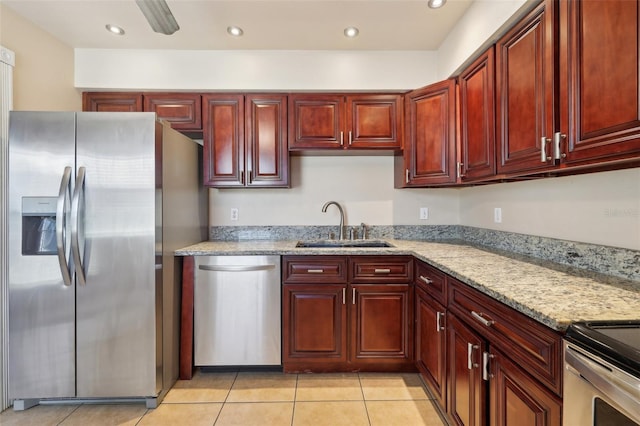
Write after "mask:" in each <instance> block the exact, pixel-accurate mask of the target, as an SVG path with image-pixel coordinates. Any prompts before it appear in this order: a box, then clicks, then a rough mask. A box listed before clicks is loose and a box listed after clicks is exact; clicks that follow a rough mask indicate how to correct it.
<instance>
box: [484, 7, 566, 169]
mask: <svg viewBox="0 0 640 426" xmlns="http://www.w3.org/2000/svg"><path fill="white" fill-rule="evenodd" d="M556 8H557V2H556V1H553V0H544V1H543V2H542V3H541V4H540V5H539V6H538V7H536V8H535V9H534V10H533V11H531V12H530V13H529V14H528V15H527V16H526V17H525V18H524V19H522V20H521V21H520V22H519V23H518V24H516V25H515V26H514V27H513V28H512V29H511V30H509V31H508V32H507V34H505V35H504V36H503V37H502V38H501V39H500V40H498V42H497V43H496V64H497V65H496V102H497V108H496V117H497V140H498V146H499V147H500V148H499V149H500V161H499V163H498V168H497V170H498V173H507V174H509V173H511V174H518V173H521V174H524V173H526V172H531V171H538V170H541V169H548V168H552V167H554V164H553V161H551V160H550V161H545V162H543V161H541V150H542V149H543V146H542V142H541V140H542V139H543V138H544V139H547V138H548V139H549V144H548V147H547V148H548V151H547V153H548V156H549V158H551V154H552V152H551V144H550V142H551V138H552V137H553V133H554V128H555V127H554V102H555V95H556V91H555V83H554V70H555V64H556V59H555V54H554V53H555V48H554V36H555V28H556V27H555V22H556V21H555V18H556V16H555V15H556V13H555V9H556Z"/></svg>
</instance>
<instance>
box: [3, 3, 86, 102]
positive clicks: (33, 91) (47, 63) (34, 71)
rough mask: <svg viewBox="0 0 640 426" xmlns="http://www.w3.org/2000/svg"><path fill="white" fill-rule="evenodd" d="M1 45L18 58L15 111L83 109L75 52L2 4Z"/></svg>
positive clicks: (15, 81)
mask: <svg viewBox="0 0 640 426" xmlns="http://www.w3.org/2000/svg"><path fill="white" fill-rule="evenodd" d="M0 44H2V45H3V46H4V47H6V48H8V49H10V50H12V51H13V52H15V54H16V65H15V68H14V72H13V81H14V85H13V88H14V92H13V108H14V109H15V110H41V111H44V110H58V111H75V110H80V109H82V95H81V92H80V91H79V90H77V89H76V88H75V87H74V83H73V75H74V59H73V55H74V52H73V49H72V48H71V47H69V46H66V45H65V44H63V43H61V42H60V41H58V40H57V39H55V38H53V37H52V36H51V35H49V34H48V33H46V32H45V31H43V30H41V29H39V28H38V27H36V26H34V25H33V24H32V23H31V22H29V21H26V20H25V19H24V18H22V17H21V16H20V15H17V14H16V13H14V12H13V11H12V10H11V9H9V8H8V7H6V6H3V5H2V3H0Z"/></svg>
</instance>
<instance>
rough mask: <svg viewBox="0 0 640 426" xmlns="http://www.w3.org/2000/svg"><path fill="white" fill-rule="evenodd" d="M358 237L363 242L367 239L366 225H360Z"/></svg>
mask: <svg viewBox="0 0 640 426" xmlns="http://www.w3.org/2000/svg"><path fill="white" fill-rule="evenodd" d="M360 235H361V236H362V239H363V240H366V239H367V225H365V224H364V222H362V223H360Z"/></svg>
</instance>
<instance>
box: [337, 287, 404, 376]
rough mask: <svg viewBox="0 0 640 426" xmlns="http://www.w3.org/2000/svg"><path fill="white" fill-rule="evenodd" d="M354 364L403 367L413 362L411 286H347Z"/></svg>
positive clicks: (351, 356) (351, 357) (352, 359)
mask: <svg viewBox="0 0 640 426" xmlns="http://www.w3.org/2000/svg"><path fill="white" fill-rule="evenodd" d="M349 293H350V294H349V295H348V299H349V302H350V303H351V305H350V309H351V312H350V316H351V318H350V322H351V355H350V359H351V361H352V362H353V363H367V362H381V361H383V362H384V363H385V365H387V366H388V365H390V364H391V363H396V362H397V363H398V364H405V363H407V362H408V361H412V359H413V357H412V352H411V350H412V347H413V345H412V339H413V328H412V325H411V318H413V315H412V303H411V286H409V285H407V284H400V285H396V284H384V285H369V284H356V285H350V286H349Z"/></svg>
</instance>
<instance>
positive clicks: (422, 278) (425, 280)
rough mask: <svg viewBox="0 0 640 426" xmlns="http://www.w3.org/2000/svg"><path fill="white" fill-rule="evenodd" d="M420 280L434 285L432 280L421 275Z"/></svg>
mask: <svg viewBox="0 0 640 426" xmlns="http://www.w3.org/2000/svg"><path fill="white" fill-rule="evenodd" d="M418 278H420V279H421V280H422V281H424V282H425V283H426V284H433V281H432V280H431V279H429V278H427V277H423V276H422V275H420V276H419V277H418Z"/></svg>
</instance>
